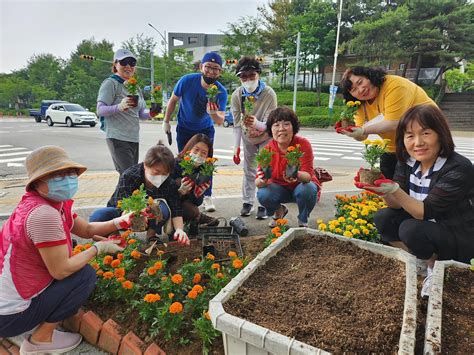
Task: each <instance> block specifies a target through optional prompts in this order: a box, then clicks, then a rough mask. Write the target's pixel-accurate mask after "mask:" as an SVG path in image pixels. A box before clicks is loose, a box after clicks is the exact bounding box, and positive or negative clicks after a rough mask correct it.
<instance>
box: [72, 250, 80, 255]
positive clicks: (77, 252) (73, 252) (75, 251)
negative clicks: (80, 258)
mask: <svg viewBox="0 0 474 355" xmlns="http://www.w3.org/2000/svg"><path fill="white" fill-rule="evenodd" d="M79 253H80V251H79V250H76V249H74V250H73V251H72V256H74V255H77V254H79Z"/></svg>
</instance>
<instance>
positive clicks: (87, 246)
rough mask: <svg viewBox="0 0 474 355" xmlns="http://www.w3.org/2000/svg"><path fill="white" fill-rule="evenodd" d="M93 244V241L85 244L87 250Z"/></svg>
mask: <svg viewBox="0 0 474 355" xmlns="http://www.w3.org/2000/svg"><path fill="white" fill-rule="evenodd" d="M91 246H92V244H91V243H87V244H84V249H85V250H87V249H89V248H90V247H91Z"/></svg>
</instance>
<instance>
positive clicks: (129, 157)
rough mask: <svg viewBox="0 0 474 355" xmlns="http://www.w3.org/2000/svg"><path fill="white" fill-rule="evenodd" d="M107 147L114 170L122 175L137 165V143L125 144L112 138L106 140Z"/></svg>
mask: <svg viewBox="0 0 474 355" xmlns="http://www.w3.org/2000/svg"><path fill="white" fill-rule="evenodd" d="M105 141H106V142H107V147H108V148H109V151H110V155H111V156H112V161H113V162H114V166H115V170H117V171H118V173H119V174H122V173H123V172H124V171H125V170H127V169H128V168H129V167H131V166H132V165H135V164H138V153H139V150H138V148H139V147H138V143H135V142H126V141H121V140H118V139H114V138H107V139H106V140H105Z"/></svg>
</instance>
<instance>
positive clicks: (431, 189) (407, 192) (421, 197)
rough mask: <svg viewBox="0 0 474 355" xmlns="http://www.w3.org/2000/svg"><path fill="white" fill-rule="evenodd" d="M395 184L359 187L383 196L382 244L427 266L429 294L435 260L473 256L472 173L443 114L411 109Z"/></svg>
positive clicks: (401, 129) (402, 130) (402, 128)
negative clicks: (411, 256) (396, 248)
mask: <svg viewBox="0 0 474 355" xmlns="http://www.w3.org/2000/svg"><path fill="white" fill-rule="evenodd" d="M396 137H397V139H396V154H397V158H398V163H397V165H396V168H395V175H394V178H393V181H392V180H389V179H385V178H383V179H380V180H376V181H375V182H374V185H367V184H364V183H361V182H360V181H359V178H358V176H356V179H355V185H356V186H357V187H358V188H363V189H365V190H368V191H372V192H375V193H376V194H379V195H381V196H382V197H383V198H384V200H385V201H386V202H387V205H388V208H385V209H382V210H379V211H378V212H377V214H376V215H375V225H376V226H377V229H378V231H379V233H380V235H381V236H382V241H383V242H384V243H387V244H390V245H392V246H395V247H398V248H402V249H404V250H406V251H408V252H410V253H412V254H413V255H415V256H416V257H417V258H418V259H422V260H425V261H426V263H427V275H426V278H425V280H424V282H423V287H422V290H421V296H422V297H426V296H429V293H430V289H431V275H432V270H433V266H434V263H435V260H450V259H454V260H458V261H461V262H464V263H469V261H470V259H471V258H473V257H474V170H473V165H472V163H471V162H470V161H469V159H467V158H466V157H464V156H462V155H460V154H458V153H456V152H455V151H454V143H453V138H452V136H451V132H450V130H449V126H448V122H447V120H446V118H445V116H444V115H443V113H442V112H441V111H440V110H439V109H438V108H437V107H435V106H432V105H419V106H416V107H413V108H411V109H409V110H408V111H407V112H406V113H405V115H404V117H403V118H402V119H401V121H400V124H399V125H398V128H397V134H396Z"/></svg>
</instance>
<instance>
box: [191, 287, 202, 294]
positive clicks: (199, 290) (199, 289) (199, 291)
mask: <svg viewBox="0 0 474 355" xmlns="http://www.w3.org/2000/svg"><path fill="white" fill-rule="evenodd" d="M192 291H195V292H197V293H198V294H199V293H202V292H204V288H203V287H202V286H201V285H194V286H193V288H192Z"/></svg>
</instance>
